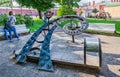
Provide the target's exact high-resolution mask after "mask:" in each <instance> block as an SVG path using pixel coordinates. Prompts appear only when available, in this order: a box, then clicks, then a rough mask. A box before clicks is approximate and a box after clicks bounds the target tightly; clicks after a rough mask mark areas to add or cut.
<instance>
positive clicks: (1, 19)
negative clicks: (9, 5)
mask: <svg viewBox="0 0 120 77" xmlns="http://www.w3.org/2000/svg"><path fill="white" fill-rule="evenodd" d="M7 17H8V16H7V14H1V15H0V25H4V23H5V22H6V20H7Z"/></svg>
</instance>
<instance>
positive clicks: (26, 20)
mask: <svg viewBox="0 0 120 77" xmlns="http://www.w3.org/2000/svg"><path fill="white" fill-rule="evenodd" d="M15 17H16V22H15V24H26V26H31V25H33V19H32V18H31V17H30V16H29V15H27V14H26V15H24V16H22V15H20V14H15ZM7 18H8V15H7V14H1V15H0V26H3V25H4V23H5V22H6V21H7Z"/></svg>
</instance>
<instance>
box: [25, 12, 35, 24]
mask: <svg viewBox="0 0 120 77" xmlns="http://www.w3.org/2000/svg"><path fill="white" fill-rule="evenodd" d="M24 19H25V24H26V25H27V26H31V25H33V23H34V21H33V19H32V18H31V17H30V16H29V15H27V14H26V15H24Z"/></svg>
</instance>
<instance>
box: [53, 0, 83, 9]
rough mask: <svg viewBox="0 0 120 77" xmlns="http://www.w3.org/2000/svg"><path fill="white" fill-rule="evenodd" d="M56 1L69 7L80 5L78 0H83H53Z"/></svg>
mask: <svg viewBox="0 0 120 77" xmlns="http://www.w3.org/2000/svg"><path fill="white" fill-rule="evenodd" d="M53 1H54V2H56V3H59V4H60V5H62V6H63V5H67V6H68V7H77V8H78V7H79V4H78V2H80V1H81V0H53Z"/></svg>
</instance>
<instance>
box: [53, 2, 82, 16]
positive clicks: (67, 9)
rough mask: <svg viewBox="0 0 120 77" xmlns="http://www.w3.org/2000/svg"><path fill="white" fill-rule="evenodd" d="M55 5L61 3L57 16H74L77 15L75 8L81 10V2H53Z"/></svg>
mask: <svg viewBox="0 0 120 77" xmlns="http://www.w3.org/2000/svg"><path fill="white" fill-rule="evenodd" d="M53 1H54V2H55V3H59V4H60V5H61V7H60V8H59V9H58V12H57V15H58V16H62V15H72V14H76V12H75V11H74V10H73V7H77V8H79V5H78V2H80V1H81V0H53Z"/></svg>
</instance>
